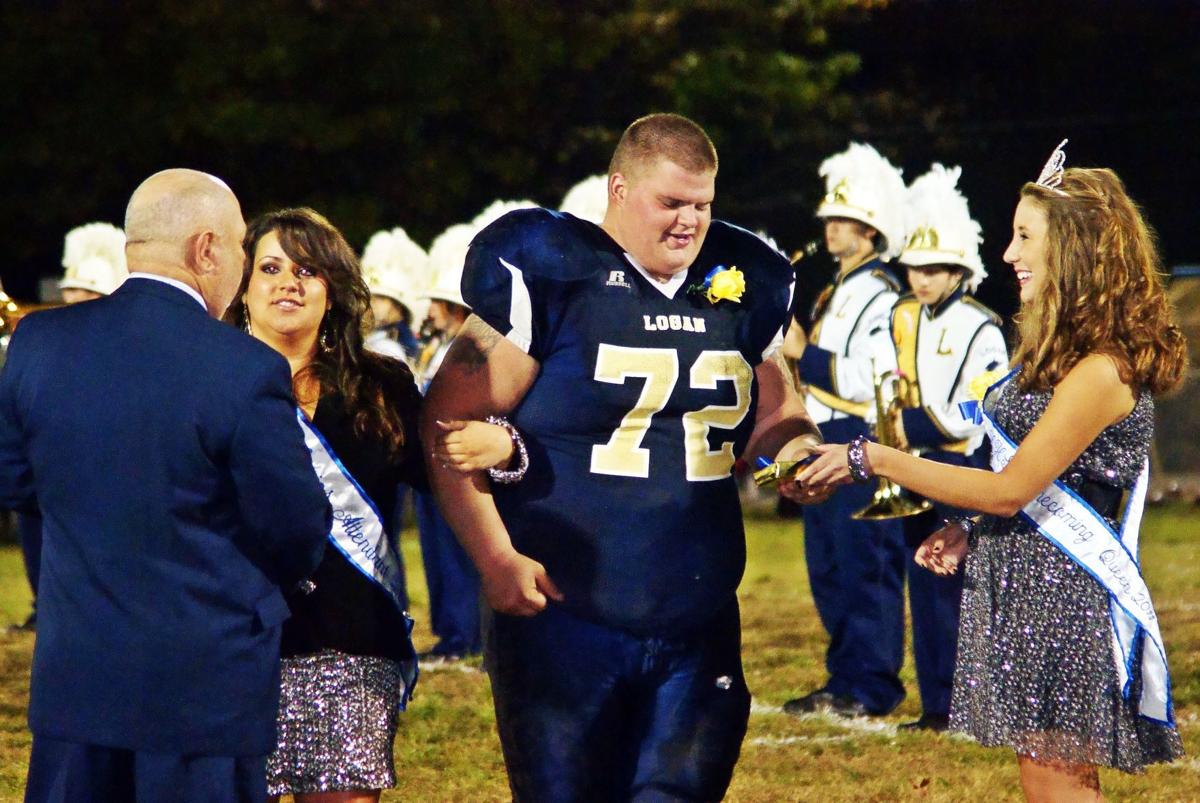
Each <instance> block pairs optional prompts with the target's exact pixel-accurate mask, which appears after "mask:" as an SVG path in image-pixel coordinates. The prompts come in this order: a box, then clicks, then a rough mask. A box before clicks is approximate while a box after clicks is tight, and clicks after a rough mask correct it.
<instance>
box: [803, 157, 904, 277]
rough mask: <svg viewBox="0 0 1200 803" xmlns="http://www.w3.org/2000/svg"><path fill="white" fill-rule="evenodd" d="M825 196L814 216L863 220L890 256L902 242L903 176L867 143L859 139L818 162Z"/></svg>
mask: <svg viewBox="0 0 1200 803" xmlns="http://www.w3.org/2000/svg"><path fill="white" fill-rule="evenodd" d="M817 172H818V173H819V174H820V175H821V177H822V178H824V179H825V197H824V198H823V199H822V200H821V205H820V206H819V207H817V217H820V218H826V217H844V218H849V219H850V220H857V221H859V222H860V223H865V224H867V225H868V226H870V227H871V228H873V229H875V230H876V231H877V232H879V234H880V236H881V237H882V238H883V244H882V248H881V251H882V252H883V255H884V257H886V258H891V257H894V256H896V255H897V254H899V253H900V249H901V248H902V247H903V245H904V242H903V241H904V179H903V178H901V177H900V169H899V168H897V167H896V166H895V165H893V164H892V163H891V162H889V161H888V160H887V159H885V158H884V157H883V156H881V155H880V154H879V152H878V151H877V150H875V149H874V148H872V147H871V146H870V145H863V144H861V143H858V142H852V143H850V147H849V148H847V149H846V150H844V151H842V152H841V153H838V154H834V155H833V156H830V157H829V158H828V159H826V160H825V161H824V162H821V166H820V167H819V168H818V169H817Z"/></svg>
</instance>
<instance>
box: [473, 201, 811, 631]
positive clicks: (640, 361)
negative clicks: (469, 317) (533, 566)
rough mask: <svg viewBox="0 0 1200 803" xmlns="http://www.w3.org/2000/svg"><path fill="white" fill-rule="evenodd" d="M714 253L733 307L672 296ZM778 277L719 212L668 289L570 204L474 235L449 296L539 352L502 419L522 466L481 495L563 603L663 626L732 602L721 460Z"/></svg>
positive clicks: (737, 430) (727, 498) (642, 627)
mask: <svg viewBox="0 0 1200 803" xmlns="http://www.w3.org/2000/svg"><path fill="white" fill-rule="evenodd" d="M719 265H723V266H726V267H737V268H738V269H740V270H741V271H742V273H743V274H744V275H745V280H746V289H745V292H744V294H743V296H742V298H741V300H740V302H739V303H735V302H732V301H720V302H718V303H716V304H715V305H714V304H712V303H710V302H708V301H707V300H705V299H704V298H702V297H701V295H700V294H699V293H696V292H691V293H689V292H688V287H689V286H693V285H698V284H700V283H702V282H703V281H704V278H705V276H706V274H707V273H708V272H709V271H710V270H711V269H712V268H714V267H716V266H719ZM791 282H792V270H791V266H790V265H789V264H788V262H787V260H786V259H785V258H784V257H783V256H781V255H780V254H778V253H777V252H775V251H774V250H773V249H772V248H770V247H769V246H768V245H767V244H766V243H764V242H763V241H762V240H761V239H760V238H758V237H757V236H755V235H754V234H751V233H750V232H748V231H745V230H743V229H739V228H737V227H735V226H731V225H729V224H727V223H722V222H719V221H713V223H712V225H711V227H710V228H709V231H708V236H707V238H706V239H705V242H704V245H703V247H702V249H701V251H700V253H699V255H698V256H697V258H696V261H695V263H694V264H693V265H692V266H691V268H690V270H689V271H688V275H687V278H686V281H685V282H684V284H683V285H682V286H680V287H678V289H677V291H676V293H675V295H674V296H673V297H667V296H666V295H664V293H663V292H662V291H661V290H660V289H658V287H656V286H655V283H654V282H652V281H651V280H649V279H647V278H646V277H645V276H643V275H642V274H641V273H640V272H639V271H638V269H637V268H635V267H634V265H633V263H632V262H631V261H630V257H628V256H627V255H626V254H625V253H624V252H623V251H622V249H621V247H620V246H619V245H617V244H616V242H614V241H613V240H612V239H611V238H610V237H609V236H608V234H606V233H605V232H604V231H603V230H602V229H601V228H600V227H599V226H596V225H594V224H592V223H588V222H586V221H582V220H579V219H577V218H574V217H572V216H570V215H566V214H563V213H557V212H550V211H548V210H545V209H526V210H520V211H516V212H512V213H509V214H508V215H506V216H505V217H503V218H501V219H500V220H498V221H496V222H495V223H493V224H492V225H491V226H489V227H487V228H486V229H484V230H483V231H482V232H480V234H479V235H478V236H477V237H476V238H475V240H474V242H473V243H472V245H471V250H470V252H469V254H468V255H467V260H466V268H465V271H464V274H463V285H462V289H463V297H464V298H465V299H466V301H467V303H468V304H469V305H470V306H471V308H472V310H473V311H474V312H475V314H476V315H478V316H480V317H481V318H482V319H483V320H484V321H486V322H487V323H488V324H489V325H490V326H492V327H493V328H495V329H496V330H498V331H499V332H500V333H501V334H504V335H505V336H506V337H507V338H508V339H509V340H511V341H512V342H513V343H515V344H517V345H518V346H519V347H520V348H522V349H523V350H525V351H526V352H527V353H529V354H530V355H531V356H532V357H534V358H535V359H536V360H537V361H538V363H539V364H540V371H539V373H538V376H537V379H536V380H535V381H534V383H533V386H532V387H531V388H530V390H529V392H528V393H527V394H526V396H525V398H524V399H523V400H522V402H521V403H520V405H519V406H518V407H517V409H516V410H515V411H513V414H512V416H511V418H512V421H513V423H514V424H515V425H516V426H517V427H518V428H519V429H520V431H521V433H522V435H523V436H524V438H525V442H526V444H527V446H528V448H529V456H530V466H529V471H528V473H527V474H526V476H525V478H524V480H522V481H521V482H519V483H516V484H514V485H502V486H497V487H496V488H494V493H495V500H496V505H497V507H498V509H499V511H500V515H501V517H502V518H503V520H504V523H505V525H506V526H507V527H508V531H509V533H510V534H511V536H512V540H513V545H514V546H515V547H516V549H517V550H518V551H519V552H521V553H522V554H525V555H528V556H529V557H531V558H534V559H536V560H538V561H540V562H541V563H543V564H544V565H545V567H546V569H547V571H548V573H549V575H550V578H551V579H552V580H553V581H554V582H555V583H556V584H557V585H558V587H559V589H561V590H562V592H563V594H564V595H565V597H566V599H565V601H564V602H563V603H562V604H563V605H564V606H565V607H566V608H567V609H568V610H570V611H572V612H573V613H575V614H577V615H579V616H582V617H584V618H588V619H591V620H594V621H599V622H602V623H604V624H607V625H611V626H614V627H620V628H623V629H626V630H629V631H632V632H634V633H639V634H647V635H649V634H667V633H672V634H675V633H681V632H686V631H687V630H689V629H693V628H697V627H699V626H701V625H703V624H704V623H705V621H706V619H707V617H708V616H709V615H710V614H711V612H713V611H716V610H718V609H719V608H720V607H721V606H722V605H723V604H725V603H727V602H728V601H729V600H730V599H731V598H732V596H733V595H734V593H735V592H736V590H737V585H738V583H739V582H740V580H741V576H742V571H743V568H744V565H745V536H744V532H743V530H742V517H741V508H740V505H739V502H738V493H737V487H736V483H735V482H734V479H733V477H732V473H731V472H732V468H733V463H734V460H735V459H736V458H737V456H738V455H740V454H741V452H742V450H743V449H744V448H745V445H746V441H747V440H748V438H749V436H750V432H751V430H752V429H753V427H754V418H755V391H756V387H757V386H756V382H755V378H754V367H755V366H756V365H758V364H759V363H760V362H762V360H763V359H764V358H765V357H766V356H768V355H769V353H770V351H772V350H774V348H776V347H777V346H778V344H779V343H781V342H782V334H783V328H782V327H783V326H784V325H785V324H786V322H787V318H788V306H789V303H790V300H791Z"/></svg>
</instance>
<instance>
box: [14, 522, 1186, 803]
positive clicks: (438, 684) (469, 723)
mask: <svg viewBox="0 0 1200 803" xmlns="http://www.w3.org/2000/svg"><path fill="white" fill-rule="evenodd" d="M747 529H748V533H749V554H750V560H749V566H748V567H747V571H746V577H745V580H744V581H743V583H742V588H741V599H742V612H743V618H744V625H743V632H744V639H745V647H744V650H743V652H744V655H745V666H746V675H747V678H748V680H749V683H750V688H751V691H752V692H753V693H754V707H753V709H752V712H751V716H750V730H749V733H748V735H747V737H746V743H745V745H744V747H743V749H742V757H741V761H740V762H739V764H738V768H737V771H736V773H735V775H734V779H733V786H732V787H731V789H730V791H729V796H728V799H729V800H731V801H822V803H837V801H892V800H927V801H982V800H987V801H1005V800H1018V799H1020V794H1019V787H1018V784H1017V771H1016V764H1015V762H1014V761H1013V760H1012V757H1011V755H1010V754H1009V753H1008V752H1006V751H1003V750H985V749H982V748H980V747H977V746H975V745H974V744H972V743H971V742H968V741H966V740H964V739H961V738H957V737H944V736H933V735H924V734H919V735H905V734H901V733H898V732H897V731H896V727H895V726H896V725H897V724H898V723H901V722H904V721H907V720H910V719H915V718H916V716H917V715H918V714H919V713H920V704H919V702H918V700H917V698H916V682H915V680H914V677H913V669H912V662H911V656H910V657H909V659H908V661H907V662H906V664H905V668H904V672H903V678H904V681H905V684H906V685H907V687H908V689H909V697H908V699H907V700H905V702H904V703H903V704H902V705H901V706H900V708H899V709H897V711H896V712H895V713H894V714H893V715H892V716H889V717H887V718H884V719H879V720H853V721H847V720H837V719H832V718H826V717H819V716H814V717H812V718H810V719H804V720H800V719H795V718H792V717H789V716H786V715H784V714H782V713H780V711H779V706H780V705H781V704H782V703H783V701H784V700H787V699H789V698H790V697H793V696H796V695H797V694H800V693H803V692H806V691H809V690H811V689H812V688H815V687H816V686H817V685H819V684H820V683H821V682H822V681H823V680H824V670H823V664H822V662H823V655H824V647H825V641H824V633H823V631H822V629H821V626H820V623H819V622H818V620H817V616H816V612H815V611H814V609H813V605H812V598H811V597H810V595H809V591H808V583H807V580H806V575H805V570H804V550H803V541H802V538H801V534H800V527H799V525H798V524H797V523H792V522H781V521H777V520H775V519H773V518H770V517H761V518H760V517H752V518H750V519H749V520H748V522H747ZM415 543H416V538H415V537H413V534H412V533H406V537H405V539H404V544H405V546H404V551H405V559H406V561H407V566H408V573H409V589H410V591H411V593H412V596H413V606H412V607H413V614H414V615H415V616H416V618H417V639H418V645H417V646H418V649H422V648H428V647H429V646H430V645H431V644H432V636H431V635H430V633H429V629H428V617H427V616H426V613H427V602H426V599H425V596H424V583H423V581H422V578H421V571H420V566H421V562H420V558H419V555H418V553H417V551H416V548H415ZM1143 544H1144V546H1143V554H1144V560H1145V562H1146V566H1147V567H1148V580H1149V583H1150V587H1151V589H1152V591H1153V593H1154V598H1155V602H1156V606H1157V609H1158V613H1159V616H1160V618H1161V620H1162V623H1163V633H1164V637H1165V639H1166V642H1167V647H1168V650H1169V655H1170V659H1171V668H1172V674H1173V678H1174V688H1175V704H1176V711H1177V715H1178V718H1179V724H1180V728H1181V730H1182V733H1183V738H1184V745H1185V749H1186V750H1187V754H1188V755H1187V756H1186V757H1185V758H1184V759H1183V760H1182V761H1180V762H1177V763H1175V764H1173V765H1170V766H1165V767H1155V768H1152V769H1150V770H1149V771H1148V772H1147V773H1146V774H1144V775H1140V776H1127V775H1122V774H1120V773H1117V772H1109V771H1105V772H1103V773H1102V778H1101V780H1102V783H1103V786H1104V790H1105V793H1106V795H1107V796H1108V799H1110V800H1114V801H1134V800H1136V801H1147V800H1152V801H1198V800H1200V756H1198V753H1200V511H1197V510H1195V509H1194V508H1184V507H1176V508H1156V509H1153V510H1151V511H1150V512H1149V514H1148V516H1147V519H1146V524H1145V528H1144V532H1143ZM27 605H28V592H27V589H26V588H25V582H24V576H23V574H22V572H21V567H20V555H19V553H18V551H17V550H16V548H15V547H4V548H2V549H0V624H3V623H8V622H16V621H20V620H21V619H23V618H24V616H25V614H26V612H27ZM32 648H33V637H32V636H30V635H27V634H10V635H3V634H0V800H3V801H8V800H19V799H20V795H21V790H22V787H23V780H24V774H25V767H26V761H27V758H28V750H29V733H28V731H27V730H26V726H25V706H26V703H27V701H28V687H29V660H30V653H31V650H32ZM396 760H397V770H398V774H399V776H400V781H399V787H398V789H396V790H390V791H388V792H386V793H385V794H384V800H386V801H401V800H403V801H493V800H496V801H498V800H507V799H508V789H507V785H506V782H505V777H504V766H503V763H502V761H501V759H500V751H499V745H498V743H497V740H496V736H495V731H494V721H493V716H492V708H491V699H490V696H489V693H488V685H487V680H486V677H485V676H484V675H483V674H482V673H481V672H479V671H478V666H477V665H475V666H466V667H462V666H460V667H453V668H448V669H441V670H436V671H433V670H431V671H426V672H425V673H424V674H423V675H422V679H421V684H420V686H419V688H418V690H417V697H416V699H415V700H414V701H413V704H412V706H411V707H410V708H409V711H408V712H407V713H406V714H405V715H404V716H403V717H402V720H401V726H400V735H399V737H398V738H397V740H396Z"/></svg>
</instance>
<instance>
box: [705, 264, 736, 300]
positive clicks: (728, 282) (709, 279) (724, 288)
mask: <svg viewBox="0 0 1200 803" xmlns="http://www.w3.org/2000/svg"><path fill="white" fill-rule="evenodd" d="M696 289H697V290H698V291H699V292H700V293H702V294H703V295H704V297H705V298H706V299H708V303H710V304H716V303H717V302H718V301H732V302H734V303H735V304H739V303H741V301H742V295H743V294H744V293H745V292H746V276H745V274H743V273H742V272H741V271H740V270H738V269H737V267H736V266H732V267H728V268H727V267H725V266H724V265H718V266H717V267H715V268H713V269H712V270H710V271H709V272H708V275H707V276H705V277H704V283H703V284H701V285H699V287H697V288H696Z"/></svg>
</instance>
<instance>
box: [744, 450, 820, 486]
mask: <svg viewBox="0 0 1200 803" xmlns="http://www.w3.org/2000/svg"><path fill="white" fill-rule="evenodd" d="M816 459H817V456H816V455H815V454H810V455H809V456H808V457H805V458H803V459H801V460H782V461H779V462H773V461H771V460H768V459H767V458H765V457H760V458H758V460H757V461H756V465H755V471H754V484H755V485H757V486H758V487H759V488H766V487H768V486H770V485H777V484H778V483H780V482H783V481H784V480H790V479H792V478H793V477H795V476H796V474H798V473H799V472H800V469H802V468H804V467H805V466H807V465H808V464H809V463H811V462H812V461H814V460H816Z"/></svg>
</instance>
